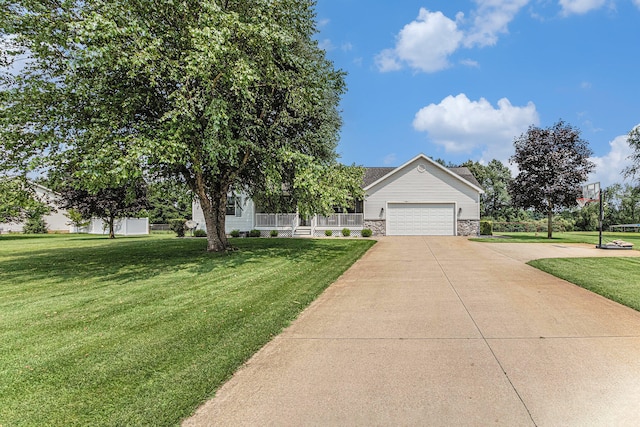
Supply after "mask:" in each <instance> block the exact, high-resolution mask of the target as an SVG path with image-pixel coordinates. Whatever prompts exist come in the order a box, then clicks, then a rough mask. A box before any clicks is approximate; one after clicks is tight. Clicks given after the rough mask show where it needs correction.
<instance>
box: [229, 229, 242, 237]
mask: <svg viewBox="0 0 640 427" xmlns="http://www.w3.org/2000/svg"><path fill="white" fill-rule="evenodd" d="M230 234H231V237H240V230H231V233H230Z"/></svg>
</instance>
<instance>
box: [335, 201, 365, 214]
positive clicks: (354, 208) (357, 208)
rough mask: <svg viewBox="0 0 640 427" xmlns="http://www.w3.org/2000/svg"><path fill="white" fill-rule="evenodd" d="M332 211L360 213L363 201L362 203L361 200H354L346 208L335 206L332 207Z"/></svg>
mask: <svg viewBox="0 0 640 427" xmlns="http://www.w3.org/2000/svg"><path fill="white" fill-rule="evenodd" d="M333 211H334V212H335V213H362V212H364V210H363V203H362V200H356V201H355V203H354V204H353V205H352V206H349V207H348V208H346V209H344V208H342V207H340V206H336V207H334V208H333Z"/></svg>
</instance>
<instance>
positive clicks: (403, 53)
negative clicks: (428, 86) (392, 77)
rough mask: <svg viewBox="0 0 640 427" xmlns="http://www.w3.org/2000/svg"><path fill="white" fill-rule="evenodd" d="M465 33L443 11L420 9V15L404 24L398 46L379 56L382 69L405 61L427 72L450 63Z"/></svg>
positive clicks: (412, 66) (377, 57)
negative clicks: (450, 58) (451, 56)
mask: <svg viewBox="0 0 640 427" xmlns="http://www.w3.org/2000/svg"><path fill="white" fill-rule="evenodd" d="M462 38H463V34H462V32H461V31H460V30H459V29H458V25H457V23H456V22H455V21H453V20H451V19H449V18H447V17H446V16H444V15H443V14H442V12H429V11H428V10H427V9H425V8H421V9H420V13H419V15H418V18H417V19H416V20H415V21H413V22H411V23H409V24H407V25H405V26H404V28H403V29H402V30H400V32H399V33H398V35H397V36H396V46H395V48H393V49H385V50H383V51H382V52H380V53H379V54H378V55H377V56H376V64H377V65H378V69H379V70H380V71H382V72H387V71H396V70H399V69H401V68H402V66H403V64H407V65H409V66H410V67H411V68H414V69H417V70H419V71H424V72H427V73H432V72H435V71H440V70H442V69H444V68H447V67H448V66H449V60H448V58H449V56H450V55H451V54H452V53H453V52H455V51H456V50H457V49H458V47H459V46H460V42H461V41H462Z"/></svg>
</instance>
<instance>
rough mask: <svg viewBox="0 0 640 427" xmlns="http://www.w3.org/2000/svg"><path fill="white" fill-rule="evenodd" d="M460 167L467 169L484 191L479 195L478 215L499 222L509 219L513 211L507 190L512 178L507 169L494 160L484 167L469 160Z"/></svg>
mask: <svg viewBox="0 0 640 427" xmlns="http://www.w3.org/2000/svg"><path fill="white" fill-rule="evenodd" d="M461 166H464V167H467V168H469V170H470V171H471V173H472V174H473V176H474V177H475V178H476V179H477V180H478V182H479V183H480V186H481V187H482V189H483V190H484V194H481V195H480V209H481V211H480V215H481V216H482V217H484V218H492V219H494V220H500V221H505V220H507V219H511V218H512V217H513V216H514V210H513V208H512V207H511V196H510V195H509V192H508V191H507V189H508V187H509V184H510V182H511V180H512V179H513V178H512V177H511V171H510V170H509V168H508V167H506V166H505V165H504V164H503V163H502V162H501V161H500V160H496V159H493V160H491V161H490V162H489V163H488V164H486V165H483V164H481V163H479V162H473V161H471V160H469V161H467V162H465V163H463V164H462V165H461Z"/></svg>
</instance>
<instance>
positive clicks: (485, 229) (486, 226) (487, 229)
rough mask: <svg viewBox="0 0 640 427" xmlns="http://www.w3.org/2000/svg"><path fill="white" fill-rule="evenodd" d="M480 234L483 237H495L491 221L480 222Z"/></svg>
mask: <svg viewBox="0 0 640 427" xmlns="http://www.w3.org/2000/svg"><path fill="white" fill-rule="evenodd" d="M480 234H481V235H483V236H492V235H493V224H492V223H491V221H480Z"/></svg>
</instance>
